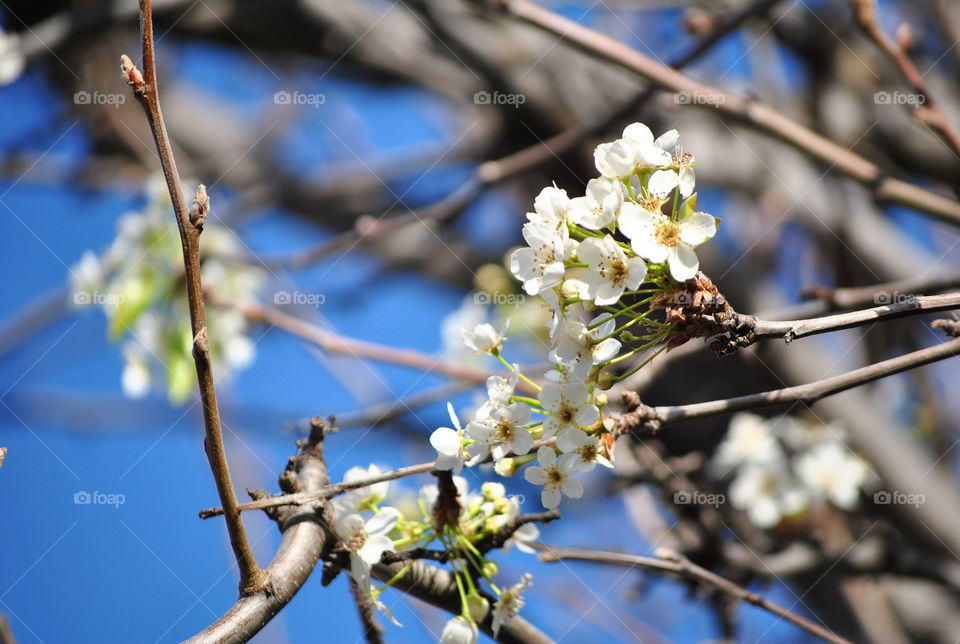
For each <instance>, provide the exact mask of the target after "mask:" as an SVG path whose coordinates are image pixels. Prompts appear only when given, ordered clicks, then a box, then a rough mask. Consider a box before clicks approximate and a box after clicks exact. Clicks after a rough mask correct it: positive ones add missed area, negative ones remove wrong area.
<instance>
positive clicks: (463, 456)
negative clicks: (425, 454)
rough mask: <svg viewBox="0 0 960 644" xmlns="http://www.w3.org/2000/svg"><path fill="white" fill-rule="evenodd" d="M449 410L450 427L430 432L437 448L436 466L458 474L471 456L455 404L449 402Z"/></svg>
mask: <svg viewBox="0 0 960 644" xmlns="http://www.w3.org/2000/svg"><path fill="white" fill-rule="evenodd" d="M447 411H448V412H449V413H450V422H451V423H452V424H453V429H451V428H450V427H440V428H438V429H436V430H434V432H433V433H432V434H430V444H431V445H432V446H433V448H434V449H435V450H437V460H436V462H435V464H434V465H435V466H436V468H437V469H438V470H453V471H454V472H456V473H457V474H459V473H460V472H461V470H463V466H464V463H465V461H467V460H468V459H469V458H470V454H469V453H468V452H467V443H466V440H465V439H466V436H465V435H464V431H463V428H462V427H460V419H459V418H457V414H456V412H455V411H453V405H452V404H450V403H447Z"/></svg>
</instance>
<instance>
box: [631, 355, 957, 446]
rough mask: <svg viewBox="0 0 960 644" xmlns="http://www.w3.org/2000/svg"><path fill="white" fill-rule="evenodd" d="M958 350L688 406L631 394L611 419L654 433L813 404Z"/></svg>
mask: <svg viewBox="0 0 960 644" xmlns="http://www.w3.org/2000/svg"><path fill="white" fill-rule="evenodd" d="M958 353H960V338H957V339H953V340H949V341H947V342H944V343H943V344H940V345H937V346H935V347H928V348H926V349H921V350H919V351H914V352H912V353H908V354H906V355H902V356H899V357H896V358H891V359H890V360H884V361H882V362H877V363H876V364H872V365H869V366H866V367H862V368H860V369H854V370H853V371H849V372H847V373H844V374H840V375H839V376H833V377H832V378H825V379H823V380H818V381H816V382H811V383H809V384H806V385H799V386H796V387H786V388H784V389H775V390H773V391H766V392H763V393H757V394H749V395H746V396H737V397H735V398H726V399H724V400H712V401H710V402H702V403H693V404H690V405H677V406H664V407H649V406H647V405H643V404H639V399H637V398H635V397H634V399H633V400H632V401H631V405H636V408H635V409H634V410H633V411H630V412H625V413H623V414H618V415H616V416H614V417H613V418H614V421H615V422H616V423H617V427H618V428H619V431H631V430H634V429H636V428H640V427H642V428H643V429H645V430H647V431H654V432H655V431H657V430H659V429H660V428H662V427H663V426H664V425H668V424H671V423H675V422H678V421H681V420H690V419H694V418H707V417H710V416H721V415H724V414H732V413H735V412H738V411H746V410H750V409H761V408H764V407H774V406H776V405H782V404H786V403H792V402H802V403H804V404H812V403H814V402H816V401H817V400H820V399H821V398H824V397H826V396H830V395H833V394H837V393H840V392H841V391H846V390H847V389H852V388H853V387H857V386H860V385H863V384H866V383H868V382H873V381H874V380H879V379H880V378H884V377H886V376H891V375H893V374H896V373H900V372H901V371H907V370H909V369H915V368H916V367H922V366H923V365H926V364H930V363H931V362H936V361H938V360H945V359H947V358H952V357H954V356H956V355H957V354H958Z"/></svg>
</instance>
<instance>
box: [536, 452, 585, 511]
mask: <svg viewBox="0 0 960 644" xmlns="http://www.w3.org/2000/svg"><path fill="white" fill-rule="evenodd" d="M537 462H538V463H539V465H533V466H530V467H528V468H527V469H526V470H524V472H523V475H524V478H526V479H527V481H528V482H530V483H533V484H534V485H542V486H543V491H542V492H541V493H540V502H541V503H543V507H545V508H547V509H549V510H552V509H553V508H555V507H557V506H558V505H560V498H561V497H560V494H561V492H562V493H563V494H564V495H566V496H568V497H570V498H571V499H579V498H580V497H581V496H583V484H582V483H581V482H580V481H578V480H577V479H575V478H573V475H574V474H576V470H574V469H573V466H572V465H571V464H570V463H564V464H561V463H558V462H557V454H556V452H554V451H553V448H552V447H549V446H547V445H544V446H543V447H541V448H540V449H538V450H537Z"/></svg>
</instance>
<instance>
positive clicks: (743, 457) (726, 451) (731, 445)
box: [713, 413, 783, 473]
mask: <svg viewBox="0 0 960 644" xmlns="http://www.w3.org/2000/svg"><path fill="white" fill-rule="evenodd" d="M782 460H783V450H782V449H781V448H780V443H779V442H778V441H777V439H776V437H775V436H774V435H773V433H772V432H771V431H770V424H769V421H768V420H767V419H766V418H764V417H763V416H759V415H757V414H750V413H740V414H736V415H735V416H734V417H733V418H732V419H731V420H730V426H729V428H728V429H727V436H726V438H724V440H723V442H722V443H720V445H719V447H718V448H717V452H716V454H715V455H714V457H713V462H714V464H715V466H716V467H719V468H723V469H724V470H728V469H730V468H733V467H736V466H738V465H739V464H741V463H759V464H761V465H772V464H774V463H780V462H782ZM721 473H722V472H721Z"/></svg>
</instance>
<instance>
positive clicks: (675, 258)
mask: <svg viewBox="0 0 960 644" xmlns="http://www.w3.org/2000/svg"><path fill="white" fill-rule="evenodd" d="M594 157H595V161H596V166H597V170H598V171H599V173H600V176H599V177H596V178H594V179H591V180H590V181H589V183H588V184H587V187H586V192H585V194H584V195H583V196H578V197H573V198H571V197H569V196H568V195H567V193H566V192H565V191H563V190H561V189H559V188H556V187H548V188H544V189H543V190H542V191H541V192H540V194H539V195H538V196H537V198H536V199H535V201H534V207H533V212H529V213H527V220H528V221H527V222H526V223H525V224H524V226H523V238H524V240H525V241H526V242H527V246H526V247H523V248H520V249H517V250H516V251H514V252H513V253H512V255H511V257H510V270H511V272H512V273H513V275H514V276H515V277H516V278H517V279H519V280H521V281H522V282H523V289H524V291H526V293H527V294H528V295H531V296H537V297H539V298H540V300H542V301H543V302H544V303H546V305H547V306H548V307H549V309H550V311H551V316H550V322H549V324H548V327H549V331H550V333H549V337H550V340H551V346H550V348H549V350H548V352H547V355H548V358H549V360H550V361H551V362H552V363H553V364H554V365H555V366H554V368H552V369H551V370H550V371H549V372H547V373H546V374H545V375H544V380H541V383H544V384H538V383H537V382H535V381H534V380H533V379H531V378H529V377H528V376H526V375H524V374H522V373H521V372H520V369H519V368H518V367H517V366H516V365H512V364H510V363H509V362H508V361H507V360H506V359H504V357H503V356H502V349H503V342H504V339H505V336H504V333H505V331H506V328H504V329H500V330H497V329H496V328H495V327H493V326H492V325H490V324H489V323H486V322H480V323H477V324H475V325H472V326H469V327H467V328H465V329H464V330H463V332H462V338H463V342H464V344H465V345H466V346H467V347H468V348H470V349H472V350H473V351H475V352H477V353H486V354H490V355H492V356H494V357H496V358H497V359H499V360H500V361H501V362H502V363H503V364H504V365H505V366H506V367H507V368H508V369H509V370H510V375H509V377H501V376H493V377H491V378H490V379H489V380H488V382H487V393H488V397H487V400H486V401H485V402H484V403H483V404H482V405H481V406H480V408H479V410H478V411H477V412H476V413H475V414H474V417H473V418H472V419H470V421H469V422H468V423H467V424H466V426H465V427H463V426H461V424H460V422H459V420H458V419H457V417H456V414H454V412H453V410H452V408H451V410H450V415H451V420H452V425H453V426H452V427H442V428H440V429H437V430H436V431H435V432H434V433H433V435H432V436H431V437H430V442H431V444H432V445H433V447H434V448H435V449H436V450H437V452H438V457H437V461H436V464H437V467H438V468H440V469H453V470H455V471H457V472H459V471H460V470H461V469H462V468H463V467H464V466H465V465H467V466H470V465H475V464H478V463H481V462H485V461H486V460H488V459H491V458H492V460H494V461H495V463H496V465H495V467H496V470H497V471H498V472H499V473H501V474H504V475H506V474H512V473H513V472H515V471H517V468H518V467H523V466H526V465H530V467H527V469H526V470H525V477H526V479H527V480H528V481H530V482H532V483H535V484H537V485H542V486H543V492H542V495H541V500H542V502H543V505H544V506H545V507H548V508H555V507H557V506H558V504H559V503H560V499H561V496H562V495H566V496H568V497H572V498H578V497H580V496H581V495H582V494H583V486H582V484H581V483H580V481H578V480H577V479H576V478H575V476H576V475H577V474H578V473H581V472H586V471H589V470H591V469H593V468H594V467H595V466H596V464H597V463H600V464H601V465H605V466H607V467H612V465H611V448H612V440H611V436H610V434H609V431H608V430H609V427H608V424H605V419H604V416H603V407H604V405H605V404H606V396H605V395H604V394H603V390H604V389H606V388H608V387H610V386H611V385H613V384H614V383H615V382H617V381H619V380H622V379H623V378H626V377H627V376H629V375H631V373H633V371H635V370H636V369H639V368H640V367H641V366H642V365H643V363H641V364H640V365H638V366H636V367H635V368H634V369H633V371H628V372H627V373H624V374H620V375H615V374H614V373H612V372H611V370H610V369H609V367H610V366H611V365H614V364H616V363H619V362H621V361H623V360H626V359H628V358H631V357H633V356H638V355H639V354H641V353H642V352H645V351H648V350H650V349H651V348H653V347H655V346H656V345H659V344H663V343H664V342H665V341H666V340H667V339H669V338H670V336H671V333H672V331H673V330H672V327H670V326H669V325H667V324H664V323H662V322H659V321H657V320H654V319H653V318H652V317H651V313H652V311H653V309H654V307H655V305H656V301H657V299H658V297H662V296H663V295H664V294H666V293H669V292H671V291H674V290H675V289H677V288H678V283H679V282H684V281H686V280H688V279H690V278H692V277H694V276H695V275H696V274H697V271H698V269H699V260H698V259H697V255H696V252H695V250H694V248H695V247H696V246H698V245H700V244H702V243H703V242H705V241H707V240H708V239H710V238H711V237H713V236H714V234H715V233H716V230H717V219H716V218H714V217H713V216H711V215H708V214H706V213H703V212H698V211H697V210H696V203H697V195H696V194H695V193H694V185H695V176H694V171H693V157H692V156H691V155H690V154H688V153H686V152H684V151H683V150H682V148H681V147H680V138H679V135H678V134H677V132H676V131H675V130H671V131H669V132H667V133H665V134H663V135H662V136H660V137H659V138H657V139H654V137H653V134H652V133H651V132H650V129H649V128H648V127H647V126H645V125H643V124H642V123H633V124H632V125H629V126H628V127H627V128H626V129H625V130H624V131H623V137H622V138H620V139H618V140H616V141H613V142H610V143H603V144H601V145H600V146H598V147H597V149H596V152H595V154H594ZM634 332H636V334H635V333H634ZM628 343H630V344H631V346H625V345H626V344H628ZM521 389H522V390H521ZM534 460H535V461H536V464H533V461H534Z"/></svg>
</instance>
